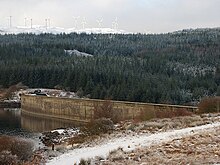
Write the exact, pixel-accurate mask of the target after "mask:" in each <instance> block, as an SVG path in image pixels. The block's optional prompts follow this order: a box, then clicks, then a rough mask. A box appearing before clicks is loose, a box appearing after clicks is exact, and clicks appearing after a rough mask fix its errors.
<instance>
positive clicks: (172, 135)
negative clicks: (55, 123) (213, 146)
mask: <svg viewBox="0 0 220 165" xmlns="http://www.w3.org/2000/svg"><path fill="white" fill-rule="evenodd" d="M219 127H220V122H216V123H212V124H206V125H202V126H196V127H190V128H184V129H179V130H172V131H167V132H162V133H156V134H149V133H140V134H138V133H137V134H136V135H134V134H132V135H127V136H124V137H118V138H117V137H114V138H112V139H111V138H110V139H108V140H106V141H104V142H102V143H101V144H99V145H96V146H92V147H83V148H78V149H75V150H72V151H70V152H68V153H66V154H63V155H61V156H58V157H56V158H54V159H52V160H50V161H49V162H48V163H47V164H48V165H60V164H65V165H70V164H74V163H77V164H78V163H79V162H80V160H81V159H89V158H94V157H96V156H99V157H107V156H108V154H109V153H110V152H111V151H113V150H116V149H118V148H119V147H120V148H122V149H123V151H131V150H134V149H137V148H140V147H143V146H151V145H155V144H159V143H162V142H168V141H171V140H174V139H179V138H184V137H187V136H191V135H194V134H197V133H202V132H208V131H211V130H212V131H213V130H215V129H216V128H219Z"/></svg>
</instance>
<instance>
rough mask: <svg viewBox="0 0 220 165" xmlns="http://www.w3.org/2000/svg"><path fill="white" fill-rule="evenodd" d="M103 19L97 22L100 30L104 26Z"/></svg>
mask: <svg viewBox="0 0 220 165" xmlns="http://www.w3.org/2000/svg"><path fill="white" fill-rule="evenodd" d="M102 21H103V20H102V19H98V20H96V22H97V23H98V25H99V28H101V26H102Z"/></svg>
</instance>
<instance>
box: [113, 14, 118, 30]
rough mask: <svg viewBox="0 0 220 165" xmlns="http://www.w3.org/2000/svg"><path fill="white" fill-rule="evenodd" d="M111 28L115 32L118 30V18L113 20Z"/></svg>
mask: <svg viewBox="0 0 220 165" xmlns="http://www.w3.org/2000/svg"><path fill="white" fill-rule="evenodd" d="M112 28H113V29H115V30H117V29H118V18H117V17H116V18H115V21H113V22H112Z"/></svg>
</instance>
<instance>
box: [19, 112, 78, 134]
mask: <svg viewBox="0 0 220 165" xmlns="http://www.w3.org/2000/svg"><path fill="white" fill-rule="evenodd" d="M80 125H82V123H79V122H74V121H70V120H62V119H55V118H46V117H43V116H42V117H36V116H33V115H31V114H27V113H22V115H21V127H22V128H23V129H26V130H28V131H31V132H45V131H51V130H54V129H57V128H67V127H77V126H80Z"/></svg>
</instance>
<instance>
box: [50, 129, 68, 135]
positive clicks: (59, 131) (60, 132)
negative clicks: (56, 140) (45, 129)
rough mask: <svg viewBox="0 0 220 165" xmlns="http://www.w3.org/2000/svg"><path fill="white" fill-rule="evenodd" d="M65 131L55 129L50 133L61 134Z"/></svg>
mask: <svg viewBox="0 0 220 165" xmlns="http://www.w3.org/2000/svg"><path fill="white" fill-rule="evenodd" d="M64 131H65V129H55V130H53V131H51V132H52V133H53V132H58V133H59V134H62V133H63V132H64Z"/></svg>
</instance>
